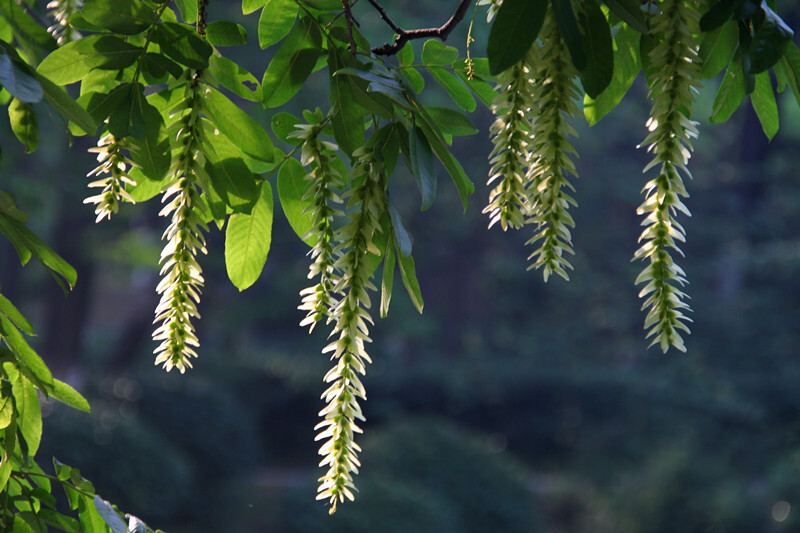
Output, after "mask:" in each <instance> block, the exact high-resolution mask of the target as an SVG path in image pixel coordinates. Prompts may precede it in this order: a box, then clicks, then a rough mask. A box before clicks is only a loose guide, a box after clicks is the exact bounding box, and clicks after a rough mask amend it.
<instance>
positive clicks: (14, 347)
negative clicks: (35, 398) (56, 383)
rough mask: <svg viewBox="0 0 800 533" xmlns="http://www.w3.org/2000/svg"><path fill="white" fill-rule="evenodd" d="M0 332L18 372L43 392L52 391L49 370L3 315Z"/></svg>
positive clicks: (0, 318) (51, 379) (1, 315)
mask: <svg viewBox="0 0 800 533" xmlns="http://www.w3.org/2000/svg"><path fill="white" fill-rule="evenodd" d="M0 330H1V331H2V335H3V341H4V342H5V343H6V345H7V346H8V348H9V350H11V353H13V354H14V359H15V360H16V363H17V367H18V368H19V370H20V372H22V374H23V375H24V376H25V377H27V378H28V379H30V380H32V381H33V382H34V383H36V385H37V386H38V387H39V388H40V389H42V391H43V392H47V391H48V390H50V389H52V388H53V375H52V374H51V373H50V369H49V368H47V365H46V364H44V361H42V358H41V357H39V354H37V353H36V352H35V351H33V348H31V347H30V345H29V344H28V342H27V341H26V340H25V338H24V337H23V336H22V334H21V333H20V332H19V330H18V329H17V328H16V327H14V324H13V323H12V322H11V321H10V320H9V319H8V318H7V317H6V316H5V315H4V314H0Z"/></svg>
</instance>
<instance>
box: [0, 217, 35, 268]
mask: <svg viewBox="0 0 800 533" xmlns="http://www.w3.org/2000/svg"><path fill="white" fill-rule="evenodd" d="M18 228H19V222H18V221H17V220H15V219H14V218H13V217H11V216H9V215H7V214H5V213H0V233H2V234H3V236H4V237H5V238H6V239H8V240H9V241H10V242H11V244H12V245H14V249H15V250H16V251H17V255H18V256H19V261H20V264H22V266H25V265H26V264H28V261H30V259H31V255H32V254H31V251H30V249H29V248H28V243H27V241H26V240H25V238H24V237H23V236H22V234H21V233H20V232H19V229H18Z"/></svg>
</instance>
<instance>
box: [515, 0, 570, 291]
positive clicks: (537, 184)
mask: <svg viewBox="0 0 800 533" xmlns="http://www.w3.org/2000/svg"><path fill="white" fill-rule="evenodd" d="M528 58H529V63H530V65H531V67H530V68H531V74H532V80H533V81H532V86H533V88H534V89H533V97H534V98H535V101H536V112H535V113H533V114H532V115H531V116H530V121H531V141H530V143H529V147H530V165H529V167H528V175H527V177H526V179H525V182H526V184H527V191H526V192H527V196H528V216H527V218H526V223H528V224H531V225H533V226H534V228H535V233H534V236H533V237H532V238H531V239H530V240H529V241H528V242H527V244H529V245H537V246H538V248H537V249H536V250H534V251H533V253H531V255H530V256H529V257H528V259H529V260H530V261H531V265H530V267H529V268H528V269H529V270H530V269H533V268H541V269H542V274H543V276H544V280H545V281H547V280H548V278H549V277H550V275H551V274H553V273H555V274H558V275H559V276H561V277H562V278H564V279H569V276H568V274H567V270H572V265H571V264H570V262H569V261H568V260H567V257H566V255H567V254H570V255H572V254H574V253H575V252H574V250H573V248H572V234H571V232H570V228H573V227H575V222H574V220H573V219H572V215H570V213H569V207H570V205H577V204H576V202H575V200H574V199H573V198H572V196H571V195H570V194H569V193H568V192H567V191H568V190H569V191H573V190H574V187H573V186H572V184H571V183H570V182H569V180H568V179H567V176H568V175H569V174H572V175H573V176H577V173H576V170H575V164H574V163H573V162H572V159H570V154H576V152H575V149H574V148H573V147H572V145H571V144H570V143H569V137H570V136H575V135H577V134H576V132H575V129H574V128H573V127H572V126H571V125H570V124H569V122H568V121H567V117H572V116H576V115H578V113H579V110H578V106H577V104H576V101H577V99H578V97H579V92H578V87H577V85H576V83H575V80H576V79H577V77H578V72H577V70H576V69H575V67H574V66H573V65H572V62H571V60H570V55H569V50H568V49H567V45H566V43H565V42H564V39H563V37H562V36H561V31H560V30H559V28H558V24H557V23H556V19H555V17H554V16H553V13H552V9H550V10H548V14H547V17H546V18H545V21H544V25H543V26H542V31H541V39H540V41H539V42H537V43H535V44H534V45H533V46H532V47H531V50H530V52H529V53H528Z"/></svg>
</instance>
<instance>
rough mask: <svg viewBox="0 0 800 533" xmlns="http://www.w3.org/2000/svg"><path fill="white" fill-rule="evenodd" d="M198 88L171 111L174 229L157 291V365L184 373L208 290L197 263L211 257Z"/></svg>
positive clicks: (168, 234)
mask: <svg viewBox="0 0 800 533" xmlns="http://www.w3.org/2000/svg"><path fill="white" fill-rule="evenodd" d="M199 99H200V96H199V91H198V89H197V86H196V84H195V83H191V84H188V85H187V96H186V98H185V99H184V100H183V101H182V102H181V103H180V104H178V105H177V106H176V107H175V108H174V109H173V111H172V114H171V115H170V118H177V120H176V121H175V122H174V123H173V125H172V127H171V128H170V135H171V136H174V139H175V141H176V142H175V145H176V146H178V147H179V149H177V150H176V151H175V152H174V153H173V160H172V166H171V168H170V171H169V175H168V178H167V180H168V182H169V185H168V186H167V189H166V191H165V192H164V196H163V198H162V200H161V201H162V203H164V204H165V205H164V207H163V208H162V210H161V212H160V213H159V215H160V216H164V217H170V224H169V226H168V227H167V229H166V231H164V234H163V235H162V237H161V238H162V240H165V241H166V245H165V246H164V249H163V250H162V251H161V260H160V264H161V272H160V275H161V276H162V279H161V282H160V283H159V284H158V287H157V288H156V291H157V292H158V294H160V295H161V301H160V302H159V304H158V307H156V312H155V314H156V318H155V320H154V322H160V323H161V325H160V326H158V327H157V328H156V330H155V332H153V340H155V341H160V344H159V345H158V347H157V348H156V349H155V351H154V353H155V354H156V360H155V364H156V365H159V364H160V365H163V366H164V368H165V369H166V370H167V371H170V370H172V368H173V367H175V368H177V369H178V370H180V372H181V373H183V372H184V371H185V370H186V367H189V368H191V367H192V364H191V361H190V358H191V357H197V352H195V350H194V347H197V346H199V343H198V340H197V335H196V334H195V332H194V326H193V325H192V322H191V320H192V318H193V317H196V318H199V317H200V315H199V313H198V312H197V304H198V303H199V302H200V290H201V288H202V287H203V281H204V280H203V275H202V269H201V268H200V264H199V263H198V262H197V259H196V256H197V252H198V251H200V252H203V253H207V252H206V246H205V244H206V242H205V237H204V236H203V233H202V231H201V230H206V231H208V228H207V226H206V224H205V223H204V222H203V220H202V219H201V218H200V214H199V212H201V211H206V210H207V208H206V206H205V203H204V201H203V200H202V198H201V197H200V193H199V191H198V190H197V187H196V186H195V184H194V181H195V180H196V179H197V176H198V174H201V173H202V174H204V173H205V170H204V169H203V165H204V163H205V156H204V155H203V152H202V150H201V148H200V141H201V139H202V136H203V130H202V128H201V124H200V119H199V109H200V107H201V105H202V104H201V102H200V100H199Z"/></svg>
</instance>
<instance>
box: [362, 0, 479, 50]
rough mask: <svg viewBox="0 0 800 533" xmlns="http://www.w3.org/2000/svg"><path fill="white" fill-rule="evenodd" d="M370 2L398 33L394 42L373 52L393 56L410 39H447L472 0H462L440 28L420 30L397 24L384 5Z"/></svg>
mask: <svg viewBox="0 0 800 533" xmlns="http://www.w3.org/2000/svg"><path fill="white" fill-rule="evenodd" d="M369 3H370V4H372V7H374V8H375V9H376V10H377V11H378V13H380V15H381V18H382V19H383V21H384V22H386V24H388V25H389V27H390V28H392V30H394V32H395V33H396V34H397V36H396V37H395V40H394V44H389V43H386V44H384V45H383V46H379V47H376V48H373V49H372V53H373V54H376V55H379V56H391V55H394V54H396V53H397V52H399V51H400V50H401V49H402V48H403V46H405V44H406V42H408V41H410V40H411V39H422V38H424V37H436V38H437V39H441V40H442V41H444V40H446V39H447V37H448V36H449V35H450V32H451V31H453V28H455V27H456V26H457V25H458V23H459V22H461V21H462V20H463V19H464V14H465V13H466V12H467V8H468V7H469V5H470V4H471V3H472V0H461V1H460V2H459V4H458V8H457V9H456V12H455V13H453V16H452V17H450V20H448V21H447V22H445V23H444V24H443V25H442V26H439V27H438V28H420V29H418V30H404V29H403V28H401V27H400V26H398V25H397V24H395V23H394V21H392V19H391V18H389V15H387V14H386V10H385V9H383V6H381V5H380V4H379V3H378V2H377V0H369Z"/></svg>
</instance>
